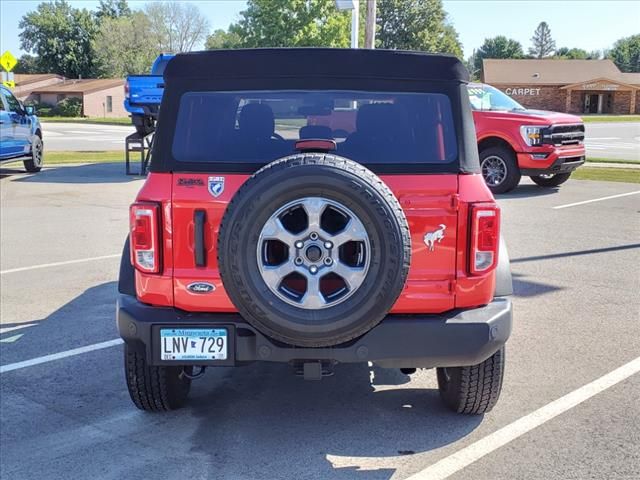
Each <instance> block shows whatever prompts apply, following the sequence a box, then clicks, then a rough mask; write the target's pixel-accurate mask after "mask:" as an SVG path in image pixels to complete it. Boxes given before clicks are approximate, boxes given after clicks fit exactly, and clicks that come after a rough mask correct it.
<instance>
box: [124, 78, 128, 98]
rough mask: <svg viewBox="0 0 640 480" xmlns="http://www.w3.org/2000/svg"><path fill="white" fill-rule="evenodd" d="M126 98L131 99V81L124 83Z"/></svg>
mask: <svg viewBox="0 0 640 480" xmlns="http://www.w3.org/2000/svg"><path fill="white" fill-rule="evenodd" d="M124 96H125V97H127V98H129V81H128V80H127V81H126V82H124Z"/></svg>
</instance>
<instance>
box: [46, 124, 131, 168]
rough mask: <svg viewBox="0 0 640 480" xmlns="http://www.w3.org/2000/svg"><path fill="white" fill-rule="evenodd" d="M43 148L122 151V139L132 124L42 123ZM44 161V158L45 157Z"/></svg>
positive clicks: (129, 132)
mask: <svg viewBox="0 0 640 480" xmlns="http://www.w3.org/2000/svg"><path fill="white" fill-rule="evenodd" d="M42 130H43V140H44V144H45V148H46V149H47V150H50V151H52V152H53V151H68V150H72V151H85V152H86V151H104V150H122V151H124V139H125V138H126V137H127V135H130V134H132V133H133V132H134V131H135V129H134V128H133V126H119V125H98V124H84V123H43V124H42ZM45 162H46V158H45Z"/></svg>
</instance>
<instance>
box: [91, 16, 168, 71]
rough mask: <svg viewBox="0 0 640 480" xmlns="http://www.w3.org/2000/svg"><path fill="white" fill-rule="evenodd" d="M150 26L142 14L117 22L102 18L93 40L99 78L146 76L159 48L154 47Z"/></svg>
mask: <svg viewBox="0 0 640 480" xmlns="http://www.w3.org/2000/svg"><path fill="white" fill-rule="evenodd" d="M150 38H152V34H151V22H150V21H149V19H148V18H147V16H146V15H145V14H144V13H143V12H135V13H133V14H131V15H130V16H121V17H119V18H110V17H104V18H103V20H102V22H101V24H100V31H99V32H98V34H97V35H96V38H95V40H94V50H95V52H96V64H97V73H98V75H99V76H100V77H103V78H109V77H125V76H127V75H131V74H139V73H148V72H149V69H150V68H151V64H152V63H153V61H154V59H155V58H156V56H157V55H158V53H160V47H159V46H158V45H154V44H153V43H152V42H150V41H149V39H150Z"/></svg>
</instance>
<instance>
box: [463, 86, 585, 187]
mask: <svg viewBox="0 0 640 480" xmlns="http://www.w3.org/2000/svg"><path fill="white" fill-rule="evenodd" d="M468 90H469V99H470V100H471V108H472V109H473V120H474V122H475V126H476V134H477V138H478V150H479V153H480V165H481V168H482V175H483V177H484V179H485V182H486V183H487V185H488V186H489V188H490V189H491V191H492V192H493V193H505V192H508V191H510V190H513V189H514V188H515V187H516V186H517V185H518V183H519V182H520V178H521V176H522V175H528V176H530V177H531V180H533V181H534V182H535V183H537V184H538V185H540V186H542V187H557V186H558V185H560V184H562V183H564V182H566V181H567V180H568V179H569V177H570V176H571V172H573V171H574V170H575V169H576V168H578V167H579V166H580V165H582V164H583V163H584V160H585V148H584V124H583V123H582V120H581V119H580V117H577V116H575V115H569V114H566V113H557V112H546V111H541V110H527V109H525V108H524V107H523V106H522V105H520V104H519V103H518V102H516V101H515V100H513V99H512V98H511V97H509V96H507V95H506V94H504V93H503V92H501V91H500V90H498V89H497V88H494V87H491V86H489V85H485V84H479V83H475V84H470V85H469V88H468Z"/></svg>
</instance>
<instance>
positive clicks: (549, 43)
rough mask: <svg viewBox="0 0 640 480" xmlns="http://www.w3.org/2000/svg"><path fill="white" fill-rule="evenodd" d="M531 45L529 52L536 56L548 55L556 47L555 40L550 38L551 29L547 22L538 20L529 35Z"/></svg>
mask: <svg viewBox="0 0 640 480" xmlns="http://www.w3.org/2000/svg"><path fill="white" fill-rule="evenodd" d="M531 43H533V47H531V48H530V49H529V53H530V54H531V55H533V56H534V57H536V58H544V57H548V56H549V55H551V54H552V53H553V51H554V50H555V49H556V42H555V41H554V40H553V38H551V29H550V28H549V25H547V22H540V24H539V25H538V27H537V28H536V30H535V31H534V32H533V37H531Z"/></svg>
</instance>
